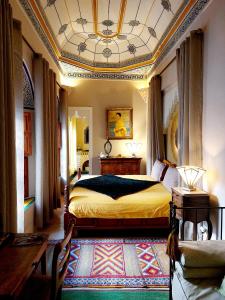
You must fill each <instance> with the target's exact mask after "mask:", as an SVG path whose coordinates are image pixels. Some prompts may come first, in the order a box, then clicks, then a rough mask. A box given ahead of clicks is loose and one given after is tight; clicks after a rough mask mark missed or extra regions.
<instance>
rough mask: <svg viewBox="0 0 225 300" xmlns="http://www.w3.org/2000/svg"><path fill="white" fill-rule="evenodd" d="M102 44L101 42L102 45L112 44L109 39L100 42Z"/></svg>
mask: <svg viewBox="0 0 225 300" xmlns="http://www.w3.org/2000/svg"><path fill="white" fill-rule="evenodd" d="M102 42H103V43H104V44H109V43H111V42H112V40H111V39H104V40H102Z"/></svg>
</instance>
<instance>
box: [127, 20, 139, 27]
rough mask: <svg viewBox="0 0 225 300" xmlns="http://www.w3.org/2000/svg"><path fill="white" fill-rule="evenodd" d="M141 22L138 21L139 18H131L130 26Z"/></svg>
mask: <svg viewBox="0 0 225 300" xmlns="http://www.w3.org/2000/svg"><path fill="white" fill-rule="evenodd" d="M139 24H140V22H139V21H137V20H131V21H130V22H129V25H130V26H138V25H139Z"/></svg>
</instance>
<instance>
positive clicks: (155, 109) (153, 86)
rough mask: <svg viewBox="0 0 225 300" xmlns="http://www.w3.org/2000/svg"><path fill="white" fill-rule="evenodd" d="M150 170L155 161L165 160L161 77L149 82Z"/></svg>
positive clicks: (153, 78) (155, 77)
mask: <svg viewBox="0 0 225 300" xmlns="http://www.w3.org/2000/svg"><path fill="white" fill-rule="evenodd" d="M149 118H150V135H149V140H150V170H151V169H152V166H153V164H154V162H155V160H156V159H159V160H163V159H164V158H165V147H164V139H163V118H162V92H161V77H160V76H159V75H156V76H154V77H152V79H151V81H150V104H149Z"/></svg>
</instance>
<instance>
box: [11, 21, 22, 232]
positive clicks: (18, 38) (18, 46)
mask: <svg viewBox="0 0 225 300" xmlns="http://www.w3.org/2000/svg"><path fill="white" fill-rule="evenodd" d="M22 52H23V51H22V31H21V22H20V21H17V20H13V53H14V69H13V72H14V97H15V133H16V190H17V206H16V207H17V232H24V119H23V54H22Z"/></svg>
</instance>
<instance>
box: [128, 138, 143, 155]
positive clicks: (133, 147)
mask: <svg viewBox="0 0 225 300" xmlns="http://www.w3.org/2000/svg"><path fill="white" fill-rule="evenodd" d="M126 147H127V149H128V151H129V153H130V155H131V156H132V157H136V155H137V152H138V151H139V150H140V149H141V147H142V143H137V142H130V143H126Z"/></svg>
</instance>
